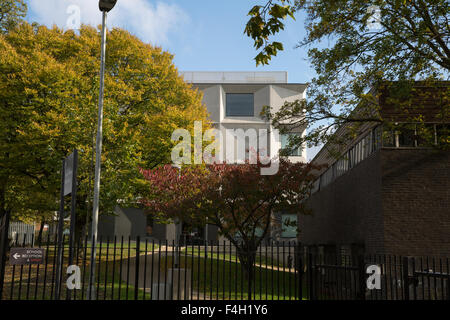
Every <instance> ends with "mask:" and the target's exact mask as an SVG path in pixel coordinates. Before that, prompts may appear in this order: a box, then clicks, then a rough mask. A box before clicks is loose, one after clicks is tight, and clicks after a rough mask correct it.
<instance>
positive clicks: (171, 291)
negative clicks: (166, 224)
mask: <svg viewBox="0 0 450 320" xmlns="http://www.w3.org/2000/svg"><path fill="white" fill-rule="evenodd" d="M177 251H178V250H175V240H172V263H171V265H172V277H171V279H172V281H171V282H170V286H171V288H170V297H171V298H170V300H173V298H174V296H175V295H174V292H173V286H174V282H175V281H174V278H173V269H174V262H175V259H178V256H177ZM167 258H168V257H167V256H166V260H167ZM178 271H179V270H178ZM178 273H180V272H178ZM179 285H180V283H178V286H179Z"/></svg>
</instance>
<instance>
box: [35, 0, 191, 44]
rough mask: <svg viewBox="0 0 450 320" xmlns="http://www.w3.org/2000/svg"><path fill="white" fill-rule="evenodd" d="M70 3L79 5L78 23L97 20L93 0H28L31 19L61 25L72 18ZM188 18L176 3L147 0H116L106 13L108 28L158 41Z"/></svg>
mask: <svg viewBox="0 0 450 320" xmlns="http://www.w3.org/2000/svg"><path fill="white" fill-rule="evenodd" d="M152 2H153V1H152ZM153 3H154V2H153ZM73 5H75V6H78V7H79V9H80V10H79V12H80V20H81V23H83V24H90V25H93V26H98V25H99V24H101V13H100V11H99V9H98V1H97V0H29V4H28V6H29V10H30V13H31V15H32V20H33V21H37V22H38V23H40V24H44V25H47V26H49V27H50V26H52V25H54V24H56V25H57V26H59V27H61V28H64V29H67V26H68V25H73V23H74V21H75V20H76V15H77V13H76V11H74V10H73ZM69 8H71V9H69ZM68 9H69V11H68ZM74 19H75V20H74ZM188 22H189V17H188V15H187V14H186V13H185V12H184V11H183V10H182V9H181V8H180V7H178V6H177V5H175V4H165V3H163V2H157V3H156V4H152V3H151V2H150V1H148V0H119V1H118V2H117V5H116V7H115V8H114V9H113V10H112V11H111V12H110V13H109V15H108V27H109V28H111V27H120V28H123V29H126V30H128V31H130V32H131V33H133V34H134V35H136V36H138V37H139V38H140V39H141V40H143V41H145V42H150V43H152V44H158V45H164V44H168V43H169V42H170V35H171V34H175V33H177V32H179V31H180V30H183V25H185V24H187V23H188Z"/></svg>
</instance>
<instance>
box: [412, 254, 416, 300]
mask: <svg viewBox="0 0 450 320" xmlns="http://www.w3.org/2000/svg"><path fill="white" fill-rule="evenodd" d="M411 260H412V276H413V277H414V279H413V295H414V300H417V286H416V284H415V282H414V281H415V280H416V279H417V278H416V277H415V272H416V258H415V257H413V258H411Z"/></svg>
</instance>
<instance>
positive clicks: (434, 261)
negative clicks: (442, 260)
mask: <svg viewBox="0 0 450 320" xmlns="http://www.w3.org/2000/svg"><path fill="white" fill-rule="evenodd" d="M435 272H436V258H435V257H433V273H435ZM433 285H434V299H433V300H437V296H438V292H437V285H436V277H435V276H433Z"/></svg>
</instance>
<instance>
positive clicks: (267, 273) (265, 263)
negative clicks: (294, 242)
mask: <svg viewBox="0 0 450 320" xmlns="http://www.w3.org/2000/svg"><path fill="white" fill-rule="evenodd" d="M267 247H268V243H267V240H266V245H265V253H266V254H265V256H264V267H265V269H264V270H265V272H264V273H265V274H264V277H265V279H266V281H265V282H266V299H265V300H267V292H268V285H269V283H268V282H269V270H267V267H268V266H269V262H268V259H269V256H268V253H267Z"/></svg>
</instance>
